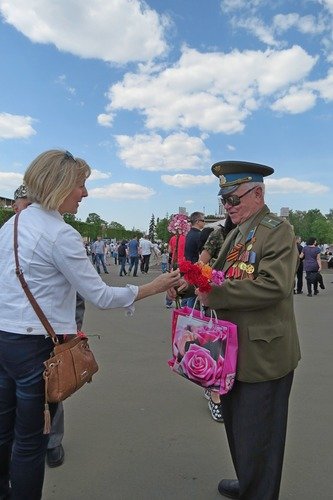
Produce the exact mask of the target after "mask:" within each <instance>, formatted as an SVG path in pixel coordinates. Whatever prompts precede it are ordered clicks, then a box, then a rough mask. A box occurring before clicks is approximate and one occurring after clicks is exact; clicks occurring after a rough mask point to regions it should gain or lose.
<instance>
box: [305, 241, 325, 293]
mask: <svg viewBox="0 0 333 500" xmlns="http://www.w3.org/2000/svg"><path fill="white" fill-rule="evenodd" d="M300 259H303V266H304V269H305V279H306V284H307V289H308V295H307V296H308V297H312V287H313V295H318V293H319V291H318V284H320V287H321V288H322V289H324V288H325V286H324V282H323V279H322V275H321V274H320V271H321V258H320V248H318V246H317V240H316V238H315V237H314V236H311V237H310V238H309V239H308V240H307V242H306V245H305V247H304V248H303V251H302V253H301V254H300Z"/></svg>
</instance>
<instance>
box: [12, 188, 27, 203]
mask: <svg viewBox="0 0 333 500" xmlns="http://www.w3.org/2000/svg"><path fill="white" fill-rule="evenodd" d="M27 197H28V195H27V188H26V186H25V185H24V184H21V186H19V187H18V188H17V189H16V191H15V193H14V200H17V199H18V198H27Z"/></svg>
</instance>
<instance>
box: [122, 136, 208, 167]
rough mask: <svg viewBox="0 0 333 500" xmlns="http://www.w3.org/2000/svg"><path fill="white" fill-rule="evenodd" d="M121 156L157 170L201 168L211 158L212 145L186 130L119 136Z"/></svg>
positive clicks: (125, 159) (141, 165)
mask: <svg viewBox="0 0 333 500" xmlns="http://www.w3.org/2000/svg"><path fill="white" fill-rule="evenodd" d="M115 139H116V141H117V144H118V146H119V149H120V151H119V157H120V158H121V159H122V160H123V161H124V162H125V164H126V165H127V166H129V167H132V168H136V169H140V170H149V171H151V172H156V171H160V170H164V171H175V170H189V169H200V168H202V167H203V166H204V165H205V164H206V163H207V162H209V161H210V155H209V151H208V149H207V148H206V147H205V144H204V142H203V141H202V140H201V139H200V138H199V137H191V136H189V135H187V134H185V133H175V134H171V135H169V136H167V137H165V138H163V137H161V136H160V135H157V134H151V135H143V134H138V135H135V136H133V137H130V136H128V135H117V136H115Z"/></svg>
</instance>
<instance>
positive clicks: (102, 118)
mask: <svg viewBox="0 0 333 500" xmlns="http://www.w3.org/2000/svg"><path fill="white" fill-rule="evenodd" d="M113 119H114V115H113V114H112V113H110V114H106V113H101V114H99V115H98V116H97V122H98V124H99V125H101V126H102V127H112V124H113Z"/></svg>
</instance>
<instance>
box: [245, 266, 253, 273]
mask: <svg viewBox="0 0 333 500" xmlns="http://www.w3.org/2000/svg"><path fill="white" fill-rule="evenodd" d="M246 272H247V274H253V273H254V267H253V266H252V264H249V265H247V266H246Z"/></svg>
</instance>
